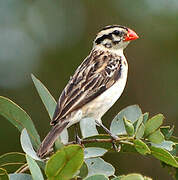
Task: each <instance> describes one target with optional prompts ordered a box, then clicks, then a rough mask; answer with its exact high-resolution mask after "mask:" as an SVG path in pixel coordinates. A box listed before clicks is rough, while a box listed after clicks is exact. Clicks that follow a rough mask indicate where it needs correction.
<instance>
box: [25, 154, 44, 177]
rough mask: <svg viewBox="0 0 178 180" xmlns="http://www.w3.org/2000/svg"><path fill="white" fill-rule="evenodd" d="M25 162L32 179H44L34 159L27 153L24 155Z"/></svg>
mask: <svg viewBox="0 0 178 180" xmlns="http://www.w3.org/2000/svg"><path fill="white" fill-rule="evenodd" d="M26 159H27V163H28V166H29V169H30V172H31V175H32V177H33V180H44V178H43V175H42V172H41V170H40V168H39V166H38V164H37V163H36V161H35V160H34V159H32V158H31V157H30V156H29V155H26Z"/></svg>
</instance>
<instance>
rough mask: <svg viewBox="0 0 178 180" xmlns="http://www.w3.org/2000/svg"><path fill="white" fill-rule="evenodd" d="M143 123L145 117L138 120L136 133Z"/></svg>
mask: <svg viewBox="0 0 178 180" xmlns="http://www.w3.org/2000/svg"><path fill="white" fill-rule="evenodd" d="M142 122H143V115H141V116H140V117H139V119H138V120H137V124H136V127H135V132H137V131H138V128H139V127H140V126H141V124H142Z"/></svg>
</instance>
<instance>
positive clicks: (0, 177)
mask: <svg viewBox="0 0 178 180" xmlns="http://www.w3.org/2000/svg"><path fill="white" fill-rule="evenodd" d="M0 180H9V177H8V174H7V172H6V170H5V169H3V168H0Z"/></svg>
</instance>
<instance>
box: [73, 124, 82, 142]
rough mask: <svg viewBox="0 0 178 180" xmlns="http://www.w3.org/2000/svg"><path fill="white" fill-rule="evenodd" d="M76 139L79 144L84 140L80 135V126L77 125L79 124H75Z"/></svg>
mask: <svg viewBox="0 0 178 180" xmlns="http://www.w3.org/2000/svg"><path fill="white" fill-rule="evenodd" d="M75 141H76V143H77V144H82V143H81V141H82V140H81V138H80V137H79V135H78V126H77V124H75Z"/></svg>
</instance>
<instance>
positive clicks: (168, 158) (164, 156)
mask: <svg viewBox="0 0 178 180" xmlns="http://www.w3.org/2000/svg"><path fill="white" fill-rule="evenodd" d="M150 150H151V153H152V155H153V156H154V157H156V158H157V159H159V160H160V161H163V162H165V163H166V164H169V165H171V166H173V167H176V168H177V167H178V162H177V161H176V160H175V158H174V157H173V156H172V155H171V154H170V153H169V152H168V151H166V150H165V149H162V148H158V147H154V146H151V147H150Z"/></svg>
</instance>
